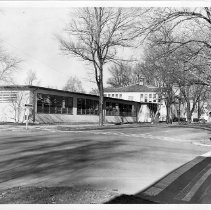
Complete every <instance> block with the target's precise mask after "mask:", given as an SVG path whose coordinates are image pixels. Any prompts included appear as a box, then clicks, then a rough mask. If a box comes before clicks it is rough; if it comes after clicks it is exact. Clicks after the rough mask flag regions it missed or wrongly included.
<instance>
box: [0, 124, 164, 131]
mask: <svg viewBox="0 0 211 210" xmlns="http://www.w3.org/2000/svg"><path fill="white" fill-rule="evenodd" d="M155 126H158V125H156V124H150V123H130V124H129V123H128V124H120V125H116V124H104V126H103V127H101V126H99V125H98V124H54V125H46V124H40V125H28V131H29V132H33V131H44V130H48V131H55V132H56V131H75V130H77V131H83V130H104V129H119V128H137V127H155ZM162 126H163V124H162ZM165 126H166V124H165ZM1 130H2V131H3V130H4V131H24V130H26V126H25V124H5V125H0V131H1Z"/></svg>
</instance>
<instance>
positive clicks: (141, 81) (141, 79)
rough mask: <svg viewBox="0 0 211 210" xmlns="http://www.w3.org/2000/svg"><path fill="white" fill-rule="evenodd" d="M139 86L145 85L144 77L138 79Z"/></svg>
mask: <svg viewBox="0 0 211 210" xmlns="http://www.w3.org/2000/svg"><path fill="white" fill-rule="evenodd" d="M139 85H143V86H144V85H145V77H140V79H139Z"/></svg>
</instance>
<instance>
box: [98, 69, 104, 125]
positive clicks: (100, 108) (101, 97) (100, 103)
mask: <svg viewBox="0 0 211 210" xmlns="http://www.w3.org/2000/svg"><path fill="white" fill-rule="evenodd" d="M98 89H99V126H103V123H104V117H103V103H104V91H103V75H102V70H101V71H100V75H99V83H98Z"/></svg>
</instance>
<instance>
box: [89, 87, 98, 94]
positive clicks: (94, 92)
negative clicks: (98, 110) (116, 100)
mask: <svg viewBox="0 0 211 210" xmlns="http://www.w3.org/2000/svg"><path fill="white" fill-rule="evenodd" d="M89 94H92V95H96V96H99V90H98V88H92V90H91V91H90V92H89Z"/></svg>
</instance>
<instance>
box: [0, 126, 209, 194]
mask: <svg viewBox="0 0 211 210" xmlns="http://www.w3.org/2000/svg"><path fill="white" fill-rule="evenodd" d="M209 137H210V133H209V131H206V130H200V129H193V128H176V127H145V128H124V129H116V130H115V129H107V130H89V131H69V132H63V131H60V132H59V131H54V130H50V131H34V132H26V131H23V130H20V131H18V130H16V131H14V130H10V131H8V130H3V129H2V130H1V131H0V189H1V190H3V189H7V188H11V187H15V186H23V185H29V186H50V187H52V186H53V187H54V186H59V187H62V186H70V187H71V186H79V187H83V186H88V187H91V188H93V189H97V190H102V191H107V192H115V193H119V194H122V193H124V194H135V193H138V192H140V191H141V190H143V189H144V188H146V187H148V186H149V185H150V184H152V183H153V182H155V181H156V180H158V179H160V178H161V177H163V176H164V175H166V174H167V173H169V172H170V171H172V170H174V169H175V168H177V167H179V166H181V165H182V164H184V163H186V162H187V161H190V160H192V159H193V158H195V157H196V156H198V155H201V154H203V153H206V152H208V151H210V150H211V147H210V142H209Z"/></svg>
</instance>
